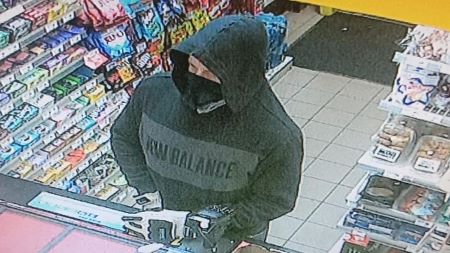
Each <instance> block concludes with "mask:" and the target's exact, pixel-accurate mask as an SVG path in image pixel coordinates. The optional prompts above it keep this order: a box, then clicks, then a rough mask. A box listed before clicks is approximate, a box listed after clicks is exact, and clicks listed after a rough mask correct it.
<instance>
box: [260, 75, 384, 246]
mask: <svg viewBox="0 0 450 253" xmlns="http://www.w3.org/2000/svg"><path fill="white" fill-rule="evenodd" d="M273 89H274V92H275V93H276V94H277V96H278V97H279V98H280V100H281V101H282V103H283V104H284V105H285V109H286V111H287V112H288V113H289V114H290V115H291V117H292V118H293V119H294V121H295V122H296V123H297V124H298V125H299V126H300V127H301V128H302V130H303V133H304V137H305V153H306V158H305V159H306V161H305V167H304V173H303V179H302V184H301V193H300V196H299V198H298V201H297V205H296V207H295V209H294V210H293V211H292V212H291V213H289V214H288V215H286V216H284V217H281V218H279V219H277V220H275V221H273V222H272V223H271V227H270V230H269V237H268V241H269V242H271V243H274V244H277V245H282V246H284V247H287V248H291V249H295V250H298V251H300V252H304V253H316V252H317V253H324V252H327V251H328V250H329V249H330V248H331V247H332V246H333V245H334V243H335V242H336V240H337V239H338V238H339V237H340V236H341V235H342V232H341V231H340V230H339V229H336V228H335V227H336V224H337V222H338V220H339V219H340V218H341V217H342V215H343V214H344V213H345V211H346V210H347V207H346V206H345V197H346V196H347V194H348V193H349V192H350V190H351V189H352V188H353V187H354V186H355V185H356V184H357V183H358V181H359V180H360V179H361V178H362V176H363V175H364V172H363V171H362V170H361V169H358V168H357V166H356V162H357V160H358V158H359V157H360V156H361V155H362V154H363V152H364V151H365V150H367V148H368V147H369V144H370V136H371V135H372V134H373V133H374V132H375V131H376V130H377V129H378V127H380V125H381V123H382V122H383V120H384V119H385V117H386V116H387V114H386V113H384V112H383V111H381V110H378V109H377V103H378V102H379V100H380V99H381V98H383V97H385V96H386V95H387V94H388V92H389V90H390V87H387V86H382V85H380V84H375V83H370V82H367V81H362V80H358V79H351V78H347V77H343V76H337V75H332V74H328V73H319V72H316V71H311V70H306V69H300V68H297V67H294V68H293V69H292V70H291V71H289V72H288V73H287V74H286V76H285V77H283V78H282V79H281V80H280V81H279V82H278V83H277V84H275V86H274V87H273Z"/></svg>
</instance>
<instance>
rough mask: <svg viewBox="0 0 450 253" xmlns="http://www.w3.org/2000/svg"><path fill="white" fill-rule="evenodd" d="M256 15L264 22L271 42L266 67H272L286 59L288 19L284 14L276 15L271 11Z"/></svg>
mask: <svg viewBox="0 0 450 253" xmlns="http://www.w3.org/2000/svg"><path fill="white" fill-rule="evenodd" d="M256 17H257V19H258V20H260V21H261V22H263V24H264V27H265V28H266V33H267V38H268V42H269V50H268V55H267V66H266V68H267V69H272V68H274V67H276V66H278V65H279V64H280V63H281V62H282V61H283V60H284V55H285V53H286V51H287V44H286V42H285V38H286V32H287V19H286V18H285V17H284V16H282V15H280V16H275V15H273V14H271V13H261V14H259V15H258V16H256Z"/></svg>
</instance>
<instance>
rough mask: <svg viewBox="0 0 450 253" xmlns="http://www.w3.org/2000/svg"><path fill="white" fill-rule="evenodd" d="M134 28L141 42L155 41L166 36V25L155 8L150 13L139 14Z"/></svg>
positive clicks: (150, 9)
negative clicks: (142, 40)
mask: <svg viewBox="0 0 450 253" xmlns="http://www.w3.org/2000/svg"><path fill="white" fill-rule="evenodd" d="M134 27H135V29H136V34H137V37H138V39H140V40H141V39H145V40H146V41H155V40H159V39H162V38H163V36H164V25H163V23H162V21H161V19H160V17H159V15H158V12H157V11H156V8H155V7H153V6H152V7H151V8H149V10H148V11H145V12H141V13H138V14H137V17H136V20H135V26H134Z"/></svg>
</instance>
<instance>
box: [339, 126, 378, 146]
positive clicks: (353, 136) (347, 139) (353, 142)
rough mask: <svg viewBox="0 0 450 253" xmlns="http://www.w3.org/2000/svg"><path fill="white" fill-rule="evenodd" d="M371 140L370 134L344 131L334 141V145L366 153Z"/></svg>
mask: <svg viewBox="0 0 450 253" xmlns="http://www.w3.org/2000/svg"><path fill="white" fill-rule="evenodd" d="M370 138H371V135H370V134H366V133H361V132H356V131H353V130H349V129H344V131H342V132H341V133H340V134H339V135H338V137H337V138H336V140H334V143H336V144H339V145H342V146H346V147H349V148H354V149H359V150H361V151H366V150H367V149H368V148H369V147H370Z"/></svg>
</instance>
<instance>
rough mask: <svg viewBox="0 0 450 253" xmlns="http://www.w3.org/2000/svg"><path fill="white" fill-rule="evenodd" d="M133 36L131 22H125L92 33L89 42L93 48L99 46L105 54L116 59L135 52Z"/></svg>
mask: <svg viewBox="0 0 450 253" xmlns="http://www.w3.org/2000/svg"><path fill="white" fill-rule="evenodd" d="M132 36H133V34H132V30H131V29H130V26H129V23H128V22H124V23H122V24H120V25H117V26H115V27H113V28H110V29H107V30H105V31H100V32H93V33H91V34H90V36H89V40H88V43H89V44H90V46H91V47H92V48H98V49H99V50H100V52H102V53H103V54H105V55H107V56H109V57H110V58H112V59H116V58H121V57H123V56H125V55H129V54H132V53H133V52H134V48H133V37H132Z"/></svg>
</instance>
